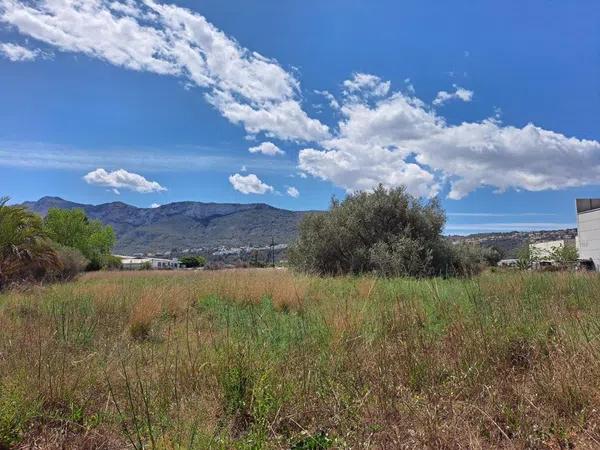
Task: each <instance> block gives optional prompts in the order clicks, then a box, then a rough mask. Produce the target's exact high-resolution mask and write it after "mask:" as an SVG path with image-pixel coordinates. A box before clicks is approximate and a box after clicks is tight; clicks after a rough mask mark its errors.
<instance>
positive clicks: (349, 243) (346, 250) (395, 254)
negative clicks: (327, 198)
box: [289, 186, 481, 277]
mask: <svg viewBox="0 0 600 450" xmlns="http://www.w3.org/2000/svg"><path fill="white" fill-rule="evenodd" d="M445 222H446V215H445V213H444V211H443V209H442V208H441V207H440V205H439V202H438V201H437V200H436V199H433V200H430V201H421V200H419V199H417V198H415V197H413V196H411V195H410V194H408V193H407V192H406V190H405V189H404V188H402V187H400V188H395V189H386V188H384V187H383V186H379V187H378V188H377V189H375V190H374V191H373V192H357V193H355V194H351V195H349V196H348V197H347V198H346V199H345V200H344V201H341V202H340V201H338V200H335V199H334V200H332V203H331V208H330V210H329V211H328V212H326V213H315V214H309V215H307V216H306V217H305V219H304V220H303V221H302V223H301V224H300V231H299V237H298V239H297V241H296V242H295V243H294V244H293V245H292V246H291V248H290V250H289V261H290V265H291V266H292V267H294V268H296V269H299V270H301V271H305V272H309V273H315V274H319V275H339V274H359V273H366V272H376V273H378V274H380V275H385V276H416V277H421V276H431V275H443V276H453V275H469V274H472V273H474V272H477V271H478V270H479V269H480V267H481V254H480V251H479V249H477V248H470V247H464V246H454V245H451V244H450V243H449V242H448V241H447V240H446V239H444V238H443V236H442V230H443V228H444V225H445Z"/></svg>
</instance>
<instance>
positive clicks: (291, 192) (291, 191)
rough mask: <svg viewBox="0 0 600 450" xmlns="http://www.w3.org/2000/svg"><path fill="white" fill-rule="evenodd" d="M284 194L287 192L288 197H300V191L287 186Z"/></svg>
mask: <svg viewBox="0 0 600 450" xmlns="http://www.w3.org/2000/svg"><path fill="white" fill-rule="evenodd" d="M286 192H287V195H289V196H290V197H293V198H298V197H300V191H299V190H298V189H296V188H295V187H294V186H288V188H287V191H286Z"/></svg>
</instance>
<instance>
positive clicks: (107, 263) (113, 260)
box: [102, 255, 123, 270]
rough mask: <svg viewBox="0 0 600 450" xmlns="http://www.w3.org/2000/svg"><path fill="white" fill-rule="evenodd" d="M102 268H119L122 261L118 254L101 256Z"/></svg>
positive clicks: (121, 265) (121, 266)
mask: <svg viewBox="0 0 600 450" xmlns="http://www.w3.org/2000/svg"><path fill="white" fill-rule="evenodd" d="M102 268H103V269H105V270H121V269H122V268H123V261H121V258H119V257H118V256H114V255H106V256H105V257H104V258H102Z"/></svg>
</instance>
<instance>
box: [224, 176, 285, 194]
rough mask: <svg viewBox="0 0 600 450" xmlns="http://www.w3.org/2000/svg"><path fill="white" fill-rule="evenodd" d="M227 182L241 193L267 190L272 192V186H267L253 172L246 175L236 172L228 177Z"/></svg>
mask: <svg viewBox="0 0 600 450" xmlns="http://www.w3.org/2000/svg"><path fill="white" fill-rule="evenodd" d="M229 182H230V183H231V185H232V186H233V188H234V189H235V190H236V191H238V192H241V193H242V194H266V193H267V192H273V190H274V189H273V186H269V185H268V184H266V183H263V182H262V181H261V180H260V178H258V177H257V176H256V175H254V174H253V173H251V174H248V175H240V174H239V173H236V174H234V175H231V176H230V177H229Z"/></svg>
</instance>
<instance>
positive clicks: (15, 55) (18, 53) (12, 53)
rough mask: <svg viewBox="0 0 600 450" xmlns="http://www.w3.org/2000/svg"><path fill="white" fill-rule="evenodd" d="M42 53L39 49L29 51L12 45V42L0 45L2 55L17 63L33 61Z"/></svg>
mask: <svg viewBox="0 0 600 450" xmlns="http://www.w3.org/2000/svg"><path fill="white" fill-rule="evenodd" d="M41 54H42V52H41V51H40V50H39V49H33V50H31V49H29V48H27V47H23V46H21V45H18V44H12V43H10V42H3V43H0V55H2V56H4V57H5V58H7V59H9V60H11V61H13V62H17V61H33V60H35V59H36V58H37V57H38V56H40V55H41Z"/></svg>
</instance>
